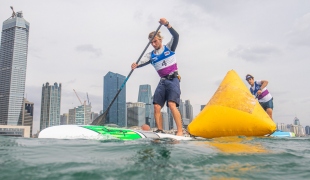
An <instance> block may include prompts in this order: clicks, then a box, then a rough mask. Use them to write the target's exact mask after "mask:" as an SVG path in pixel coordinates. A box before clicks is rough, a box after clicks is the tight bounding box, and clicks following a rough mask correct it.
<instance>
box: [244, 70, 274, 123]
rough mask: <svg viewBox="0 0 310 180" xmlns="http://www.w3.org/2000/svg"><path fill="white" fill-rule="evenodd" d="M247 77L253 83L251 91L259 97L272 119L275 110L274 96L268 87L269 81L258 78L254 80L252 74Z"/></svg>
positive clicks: (260, 102)
mask: <svg viewBox="0 0 310 180" xmlns="http://www.w3.org/2000/svg"><path fill="white" fill-rule="evenodd" d="M245 79H246V80H247V81H248V83H249V84H250V85H251V87H250V91H251V93H252V94H253V95H254V96H255V97H256V98H257V99H258V102H259V104H260V105H261V106H262V107H263V109H264V110H265V111H266V112H267V114H268V115H269V117H270V118H271V119H272V111H273V97H272V96H271V94H270V93H269V91H268V89H267V88H266V86H267V84H268V81H266V80H257V81H254V77H253V76H252V75H251V74H247V75H246V76H245Z"/></svg>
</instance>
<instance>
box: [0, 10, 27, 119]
mask: <svg viewBox="0 0 310 180" xmlns="http://www.w3.org/2000/svg"><path fill="white" fill-rule="evenodd" d="M29 25H30V24H29V22H27V21H26V20H25V19H24V18H23V13H22V12H17V13H15V12H14V13H13V15H12V16H11V17H10V18H9V19H7V20H6V21H4V22H3V25H2V35H1V46H0V125H21V124H22V111H23V102H24V92H25V80H26V69H27V54H28V37H29Z"/></svg>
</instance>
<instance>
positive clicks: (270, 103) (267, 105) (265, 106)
mask: <svg viewBox="0 0 310 180" xmlns="http://www.w3.org/2000/svg"><path fill="white" fill-rule="evenodd" d="M259 104H260V105H261V106H262V107H263V109H264V110H265V111H266V110H267V109H268V108H271V109H273V98H271V99H270V100H269V101H267V102H259Z"/></svg>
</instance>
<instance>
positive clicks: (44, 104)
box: [40, 82, 61, 131]
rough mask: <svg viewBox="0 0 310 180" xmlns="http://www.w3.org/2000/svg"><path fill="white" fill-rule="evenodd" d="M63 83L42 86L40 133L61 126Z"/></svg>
mask: <svg viewBox="0 0 310 180" xmlns="http://www.w3.org/2000/svg"><path fill="white" fill-rule="evenodd" d="M60 101H61V83H59V85H58V84H57V83H56V82H55V83H54V85H49V83H48V82H47V83H46V84H45V85H44V84H43V86H42V96H41V115H40V131H42V130H43V129H45V128H47V127H51V126H56V125H60Z"/></svg>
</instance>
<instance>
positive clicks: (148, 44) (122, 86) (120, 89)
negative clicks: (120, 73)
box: [103, 24, 162, 114]
mask: <svg viewBox="0 0 310 180" xmlns="http://www.w3.org/2000/svg"><path fill="white" fill-rule="evenodd" d="M161 26H162V24H160V25H159V26H158V28H157V29H156V31H155V34H154V36H153V37H152V38H151V39H150V41H149V42H148V43H147V45H146V47H145V48H144V50H143V52H142V53H141V55H140V57H139V58H138V60H137V62H136V64H138V63H139V62H140V60H141V58H142V56H143V55H144V53H145V51H146V50H147V48H148V47H149V46H150V44H151V43H152V41H153V39H154V37H155V36H156V34H157V32H158V31H159V29H160V28H161ZM132 72H133V69H131V71H130V73H129V74H128V76H127V77H126V79H125V81H124V82H123V84H122V85H121V87H120V88H119V90H118V91H117V93H116V95H115V96H114V98H113V100H112V101H111V103H110V105H109V106H108V108H107V110H106V111H109V110H110V108H111V106H112V104H113V103H114V101H115V100H116V98H117V96H118V95H119V93H120V92H121V91H122V89H123V88H124V86H125V84H126V82H127V81H128V79H129V77H130V76H131V74H132ZM103 114H105V113H103Z"/></svg>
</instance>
